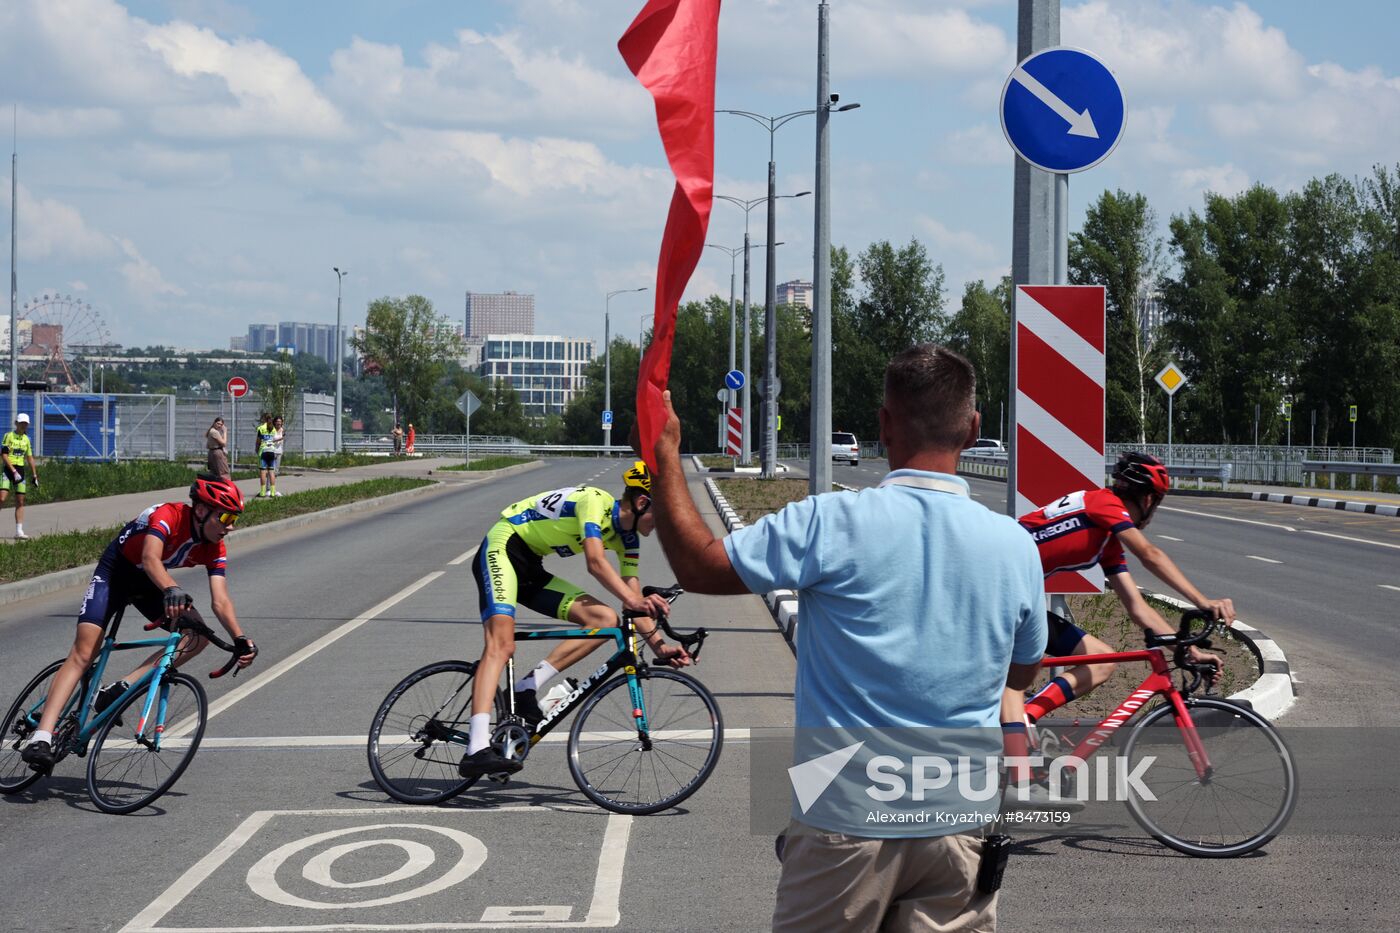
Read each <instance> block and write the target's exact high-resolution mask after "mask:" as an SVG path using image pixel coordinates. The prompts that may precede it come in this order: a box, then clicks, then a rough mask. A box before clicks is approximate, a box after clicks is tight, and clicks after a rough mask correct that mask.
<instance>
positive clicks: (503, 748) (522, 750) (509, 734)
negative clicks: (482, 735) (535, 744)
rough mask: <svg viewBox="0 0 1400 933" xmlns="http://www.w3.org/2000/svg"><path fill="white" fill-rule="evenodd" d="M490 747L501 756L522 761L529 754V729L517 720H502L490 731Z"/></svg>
mask: <svg viewBox="0 0 1400 933" xmlns="http://www.w3.org/2000/svg"><path fill="white" fill-rule="evenodd" d="M491 747H492V748H494V749H495V750H496V752H497V754H499V755H500V756H501V757H502V758H511V759H514V760H516V761H524V760H525V759H526V758H527V757H529V755H530V730H528V729H526V728H525V727H524V726H522V725H521V724H520V723H518V722H504V723H502V724H501V725H499V726H497V727H496V731H495V732H493V733H491Z"/></svg>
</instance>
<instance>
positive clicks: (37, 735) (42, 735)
mask: <svg viewBox="0 0 1400 933" xmlns="http://www.w3.org/2000/svg"><path fill="white" fill-rule="evenodd" d="M35 742H48V743H49V744H50V745H52V744H53V733H52V732H45V731H44V730H43V729H35V730H34V734H33V735H31V736H30V737H29V744H30V745H33V744H34V743H35Z"/></svg>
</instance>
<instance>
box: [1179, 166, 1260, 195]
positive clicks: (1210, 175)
mask: <svg viewBox="0 0 1400 933" xmlns="http://www.w3.org/2000/svg"><path fill="white" fill-rule="evenodd" d="M1172 181H1173V182H1174V183H1175V184H1176V186H1177V188H1179V189H1181V190H1182V191H1184V192H1197V191H1201V192H1206V191H1209V192H1213V193H1215V194H1223V195H1236V194H1239V193H1240V192H1241V191H1244V190H1245V189H1246V188H1248V187H1249V186H1250V177H1249V173H1247V172H1245V171H1244V170H1243V169H1240V168H1239V167H1237V166H1235V165H1233V164H1229V163H1227V164H1225V165H1206V166H1201V167H1199V168H1188V169H1181V170H1180V171H1176V172H1173V173H1172Z"/></svg>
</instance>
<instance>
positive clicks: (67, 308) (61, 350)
mask: <svg viewBox="0 0 1400 933" xmlns="http://www.w3.org/2000/svg"><path fill="white" fill-rule="evenodd" d="M19 327H20V328H21V330H20V333H19V341H18V343H19V363H20V378H22V379H33V380H41V381H44V382H47V383H49V384H50V385H52V386H54V387H55V388H58V389H60V390H70V391H71V390H72V389H74V388H76V387H77V386H78V384H79V383H80V381H81V380H79V379H78V378H77V377H75V376H74V374H73V369H72V364H73V363H74V362H75V361H76V360H77V359H78V358H79V357H81V356H84V355H90V354H93V353H102V352H105V351H106V349H107V348H108V347H109V346H110V345H111V343H112V335H111V332H110V331H108V330H107V324H106V322H105V321H103V320H102V316H101V315H100V314H98V313H97V311H95V310H93V307H92V305H91V304H90V303H88V302H86V301H82V300H81V299H77V298H74V297H73V296H72V295H56V294H55V295H41V296H38V297H36V298H31V299H30V300H29V301H26V302H25V303H24V305H23V306H22V307H21V308H20V312H19Z"/></svg>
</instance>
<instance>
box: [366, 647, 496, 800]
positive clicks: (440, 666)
mask: <svg viewBox="0 0 1400 933" xmlns="http://www.w3.org/2000/svg"><path fill="white" fill-rule="evenodd" d="M475 677H476V662H474V661H441V662H438V663H437V664H429V665H428V666H427V667H423V668H419V669H418V670H416V671H414V672H413V673H412V674H409V675H408V676H407V677H405V678H404V679H403V680H401V681H399V682H398V684H397V685H396V686H395V687H394V689H392V690H390V691H389V695H388V696H386V697H385V698H384V702H383V703H380V704H379V710H378V711H377V712H376V713H375V714H374V721H373V723H371V725H370V728H369V770H370V773H371V774H372V775H374V780H375V783H376V784H378V785H379V786H380V787H381V788H383V789H384V793H386V794H388V795H389V796H390V797H393V798H394V799H395V800H400V801H402V802H404V803H441V802H442V801H444V800H447V799H448V798H450V797H453V796H455V795H457V794H460V793H461V792H462V791H464V790H466V789H467V788H468V787H471V786H472V785H473V784H475V783H476V780H477V779H476V778H464V777H462V776H461V774H459V773H458V772H457V764H458V763H459V762H460V761H461V760H462V756H463V755H465V754H466V753H467V732H468V730H469V728H470V726H471V714H472V683H473V681H474V679H475ZM504 715H505V706H504V703H503V699H502V696H501V691H499V690H497V691H496V720H497V721H498V722H499V721H500V719H501V718H502V717H504Z"/></svg>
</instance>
